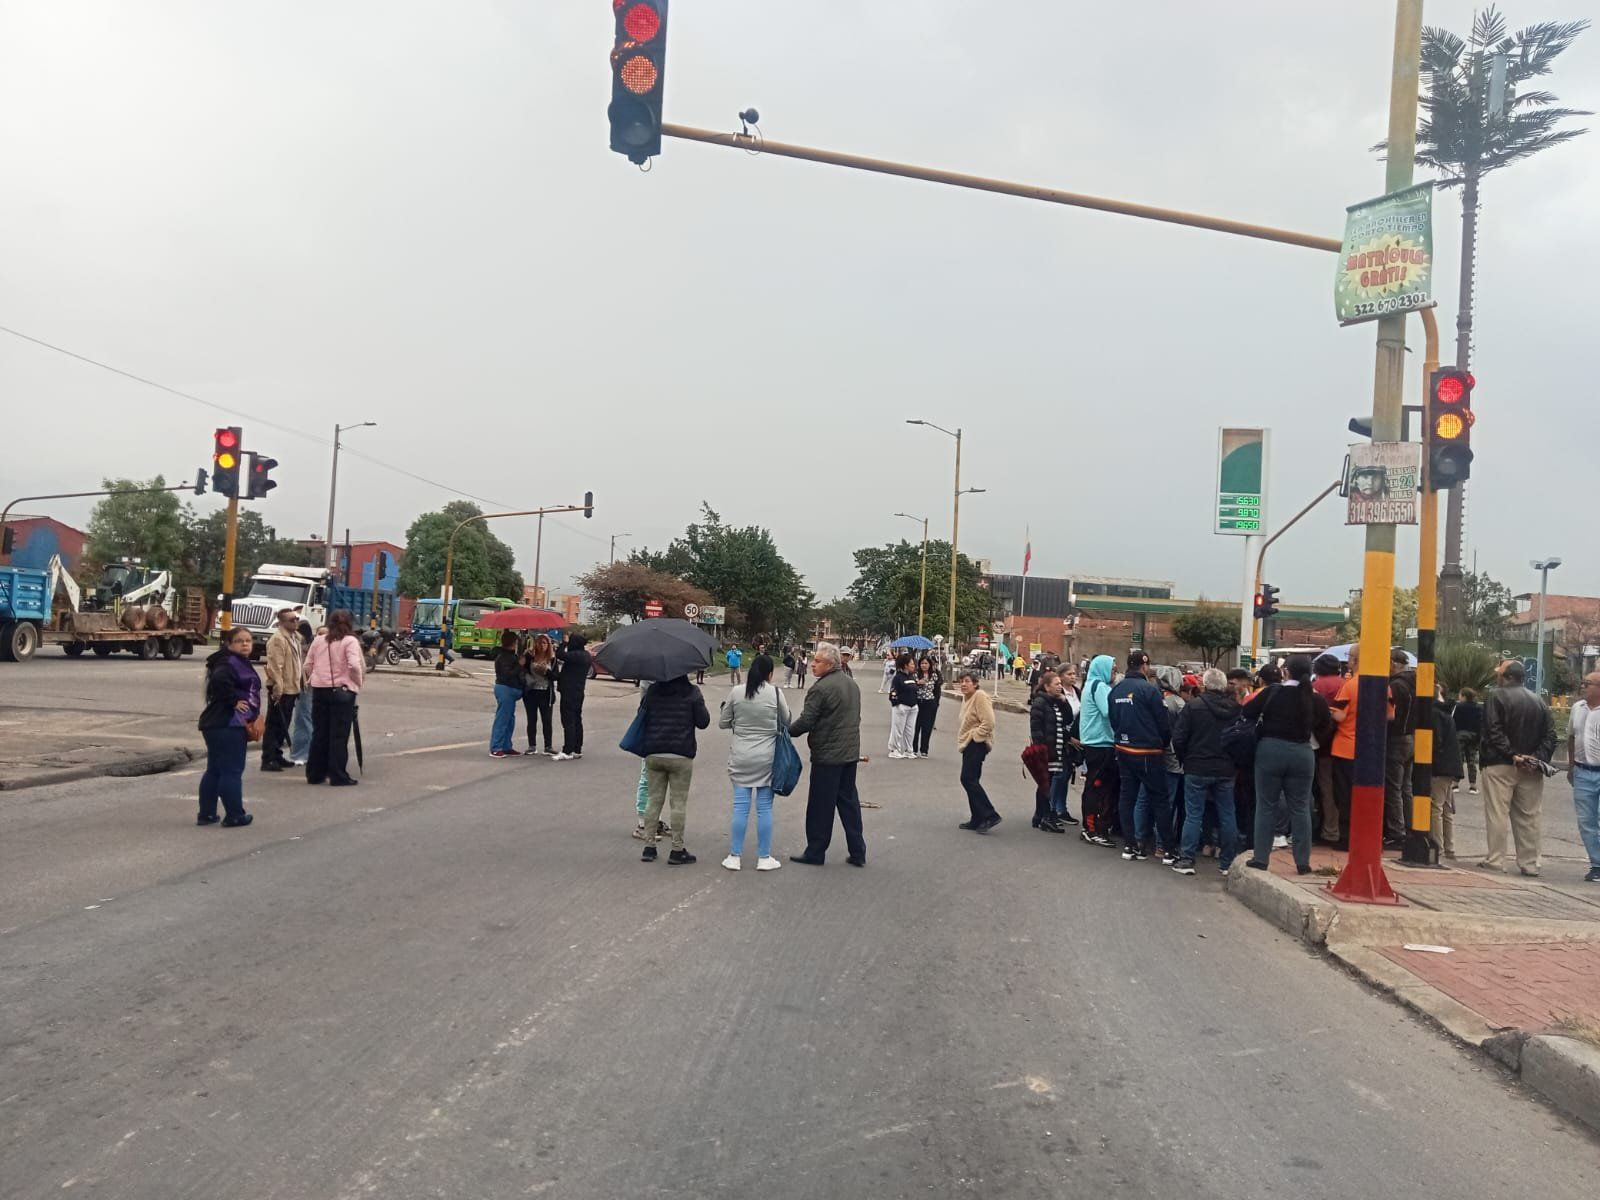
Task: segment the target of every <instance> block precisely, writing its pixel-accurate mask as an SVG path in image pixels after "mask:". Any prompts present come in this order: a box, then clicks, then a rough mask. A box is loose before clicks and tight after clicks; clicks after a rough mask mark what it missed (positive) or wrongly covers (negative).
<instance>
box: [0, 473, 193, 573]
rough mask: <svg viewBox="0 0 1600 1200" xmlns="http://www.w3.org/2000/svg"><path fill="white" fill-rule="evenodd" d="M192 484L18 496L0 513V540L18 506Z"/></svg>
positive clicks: (8, 558) (170, 489)
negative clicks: (12, 511)
mask: <svg viewBox="0 0 1600 1200" xmlns="http://www.w3.org/2000/svg"><path fill="white" fill-rule="evenodd" d="M194 487H195V485H194V484H192V483H180V484H178V485H176V486H175V487H157V488H114V489H113V490H111V491H99V492H51V493H50V494H49V495H47V496H18V497H17V498H16V499H15V500H12V501H9V502H8V503H7V504H6V506H5V509H4V510H3V511H0V538H5V537H6V536H7V535H9V534H10V532H11V510H12V509H13V508H15V507H16V506H17V505H19V504H27V503H29V502H30V501H33V500H78V499H82V498H83V497H86V496H133V495H139V494H140V493H145V492H188V491H193V490H194ZM10 561H11V551H9V550H7V551H6V562H7V563H8V564H9V563H10Z"/></svg>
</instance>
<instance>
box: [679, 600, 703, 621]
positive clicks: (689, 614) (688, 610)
mask: <svg viewBox="0 0 1600 1200" xmlns="http://www.w3.org/2000/svg"><path fill="white" fill-rule="evenodd" d="M683 615H684V616H685V617H686V618H687V619H689V620H691V621H692V620H694V619H695V618H696V617H698V616H699V615H700V606H699V605H698V604H685V605H684V606H683Z"/></svg>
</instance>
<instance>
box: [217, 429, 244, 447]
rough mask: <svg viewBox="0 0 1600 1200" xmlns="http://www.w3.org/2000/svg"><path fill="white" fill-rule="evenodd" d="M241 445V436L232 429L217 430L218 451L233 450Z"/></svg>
mask: <svg viewBox="0 0 1600 1200" xmlns="http://www.w3.org/2000/svg"><path fill="white" fill-rule="evenodd" d="M238 444H239V435H238V434H237V433H235V432H234V431H233V430H232V429H219V430H217V449H218V450H232V449H234V448H235V447H236V446H238Z"/></svg>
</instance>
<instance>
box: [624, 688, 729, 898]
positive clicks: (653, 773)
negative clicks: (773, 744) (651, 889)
mask: <svg viewBox="0 0 1600 1200" xmlns="http://www.w3.org/2000/svg"><path fill="white" fill-rule="evenodd" d="M639 710H640V712H641V713H643V715H644V724H643V728H642V730H641V735H642V739H643V742H644V745H643V754H644V765H645V771H646V773H647V774H648V776H649V780H648V786H649V788H650V800H649V803H648V804H647V805H646V806H645V810H644V852H643V853H642V854H641V855H640V859H641V861H643V862H655V861H656V837H657V834H658V833H659V831H660V826H659V824H658V822H659V820H660V818H661V808H662V805H664V804H666V803H667V797H668V794H669V792H670V794H671V810H672V853H671V854H669V855H667V865H668V866H673V867H679V866H686V865H688V864H689V863H692V862H694V861H695V856H694V855H692V854H690V853H689V851H688V849H687V847H685V845H684V841H683V835H684V814H685V812H686V810H687V809H688V806H689V783H690V781H691V780H693V779H694V755H695V750H696V739H695V730H697V729H705V728H706V727H708V726H709V725H710V724H711V711H710V710H709V709H708V708H706V700H705V697H704V696H702V695H701V694H700V689H699V688H697V687H695V685H694V684H692V683H690V682H689V677H688V676H687V675H679V676H678V677H677V678H676V679H668V680H666V681H665V682H662V683H652V684H651V685H650V686H649V688H647V689H646V690H645V693H644V696H643V697H642V698H641V699H640V701H639Z"/></svg>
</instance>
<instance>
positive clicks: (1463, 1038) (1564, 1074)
mask: <svg viewBox="0 0 1600 1200" xmlns="http://www.w3.org/2000/svg"><path fill="white" fill-rule="evenodd" d="M1227 886H1228V891H1229V892H1231V893H1232V894H1233V895H1234V896H1236V897H1238V899H1239V900H1240V902H1241V903H1243V904H1244V905H1245V907H1246V908H1249V909H1250V910H1251V911H1252V912H1254V913H1256V914H1258V915H1259V916H1261V917H1264V918H1265V919H1266V920H1268V921H1270V922H1272V924H1274V925H1276V926H1277V927H1278V928H1279V929H1282V930H1283V931H1284V932H1286V933H1290V934H1293V935H1294V936H1295V937H1297V938H1299V939H1300V940H1301V941H1303V942H1305V943H1307V944H1308V945H1311V946H1316V947H1318V948H1320V949H1322V950H1324V951H1326V952H1327V954H1328V957H1330V958H1332V959H1333V960H1335V961H1336V962H1338V963H1340V964H1341V965H1342V966H1343V967H1345V968H1346V969H1347V970H1348V971H1350V972H1351V973H1352V974H1354V975H1355V976H1357V977H1358V978H1359V979H1361V980H1362V981H1363V982H1365V983H1367V984H1370V985H1371V986H1372V987H1374V988H1376V989H1378V990H1379V991H1381V992H1384V993H1385V994H1387V995H1389V996H1392V997H1394V999H1395V1000H1397V1001H1399V1002H1400V1003H1401V1004H1403V1005H1405V1007H1407V1008H1409V1009H1411V1010H1412V1011H1413V1012H1416V1013H1418V1014H1420V1015H1421V1016H1423V1017H1426V1018H1427V1019H1428V1020H1429V1021H1432V1022H1433V1023H1434V1024H1436V1025H1438V1026H1439V1027H1440V1028H1441V1029H1443V1030H1444V1031H1445V1032H1446V1033H1448V1034H1450V1036H1452V1037H1454V1038H1455V1039H1456V1040H1458V1041H1460V1042H1463V1043H1465V1044H1467V1045H1469V1046H1472V1047H1474V1048H1475V1049H1479V1050H1482V1051H1484V1052H1485V1053H1487V1054H1488V1055H1490V1057H1492V1058H1494V1059H1495V1060H1496V1061H1498V1062H1500V1063H1502V1064H1503V1065H1505V1066H1506V1067H1507V1068H1509V1069H1510V1070H1512V1071H1515V1072H1516V1073H1517V1074H1518V1076H1519V1077H1520V1078H1521V1080H1522V1082H1523V1084H1524V1085H1525V1086H1527V1087H1528V1088H1531V1089H1532V1090H1533V1091H1535V1092H1538V1093H1539V1094H1540V1095H1541V1096H1543V1097H1544V1098H1545V1099H1546V1100H1548V1101H1550V1103H1552V1104H1554V1105H1555V1106H1556V1107H1557V1108H1559V1109H1560V1110H1561V1111H1562V1112H1564V1113H1566V1114H1567V1115H1568V1116H1570V1117H1573V1118H1574V1119H1576V1120H1578V1121H1581V1122H1583V1124H1585V1125H1587V1126H1588V1127H1589V1128H1590V1129H1593V1130H1595V1131H1596V1132H1600V1048H1596V1047H1594V1046H1591V1045H1589V1044H1588V1043H1587V1042H1582V1041H1579V1040H1577V1039H1576V1038H1570V1037H1562V1036H1560V1035H1557V1034H1529V1033H1527V1032H1525V1031H1523V1030H1520V1029H1500V1028H1498V1027H1496V1026H1493V1025H1490V1024H1489V1023H1488V1022H1486V1021H1485V1020H1484V1019H1483V1017H1481V1016H1480V1015H1479V1014H1478V1013H1476V1012H1474V1011H1473V1010H1472V1009H1470V1008H1468V1007H1466V1006H1465V1005H1464V1004H1462V1003H1461V1002H1460V1001H1458V1000H1455V999H1453V998H1451V997H1450V996H1447V995H1446V994H1445V993H1443V992H1441V991H1439V990H1438V989H1437V988H1435V987H1432V986H1431V985H1429V984H1427V983H1424V982H1423V981H1422V980H1420V979H1418V978H1417V977H1416V976H1415V975H1413V974H1411V972H1409V971H1407V970H1406V969H1405V968H1404V967H1402V966H1400V965H1399V964H1398V963H1396V962H1394V961H1393V960H1392V959H1390V958H1388V957H1387V956H1386V955H1384V954H1381V953H1379V952H1378V951H1377V950H1375V949H1373V948H1372V947H1371V946H1369V945H1363V944H1362V939H1363V938H1367V939H1378V938H1381V940H1382V941H1383V942H1385V943H1386V944H1395V943H1405V942H1442V943H1445V944H1462V943H1471V942H1474V941H1508V940H1512V941H1515V940H1529V941H1569V940H1583V941H1592V940H1596V932H1595V930H1594V928H1593V926H1592V925H1591V926H1589V928H1587V929H1586V928H1585V923H1584V922H1576V921H1544V920H1536V919H1533V918H1527V917H1499V918H1494V919H1492V920H1473V919H1471V918H1466V917H1461V916H1459V915H1452V914H1450V913H1438V912H1432V911H1429V910H1421V909H1394V908H1388V907H1384V908H1380V909H1376V910H1375V911H1374V912H1373V913H1372V914H1365V913H1355V912H1351V911H1349V910H1348V909H1346V908H1343V907H1341V906H1339V905H1336V904H1334V903H1333V902H1332V901H1327V900H1322V899H1320V898H1318V897H1317V896H1314V895H1311V894H1308V893H1307V892H1306V890H1305V889H1304V888H1303V887H1300V886H1299V885H1297V884H1294V883H1290V882H1289V881H1288V880H1285V879H1279V878H1278V877H1277V876H1275V875H1273V874H1272V873H1271V872H1270V871H1254V870H1251V869H1249V868H1247V867H1245V866H1244V865H1243V860H1242V859H1241V860H1240V862H1239V863H1237V864H1236V865H1235V866H1234V867H1233V869H1232V870H1231V871H1230V872H1229V873H1228V880H1227ZM1447 926H1448V928H1447ZM1464 935H1466V936H1464Z"/></svg>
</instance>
